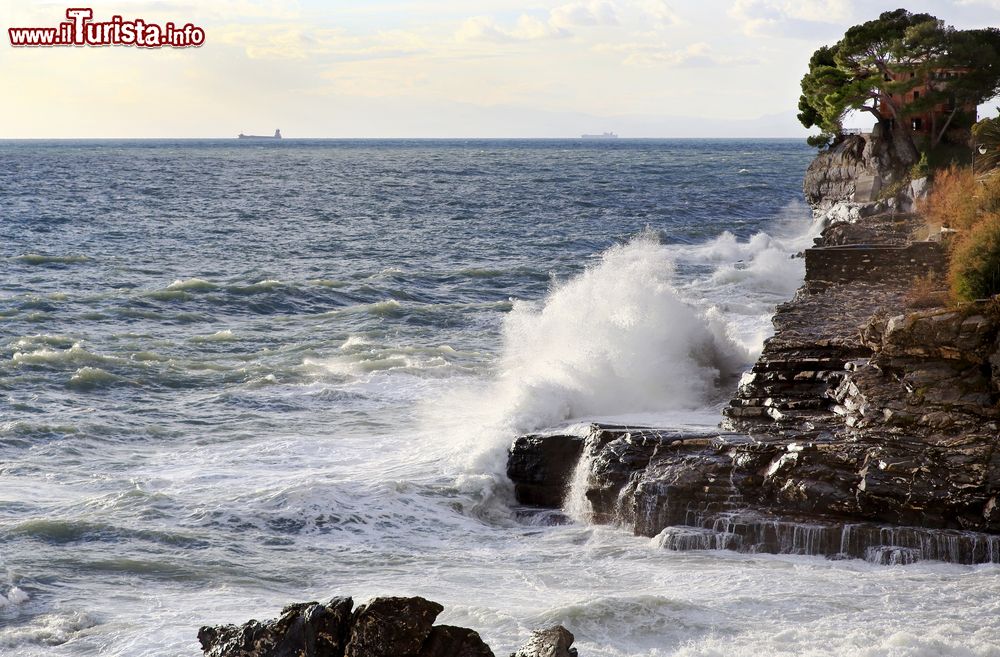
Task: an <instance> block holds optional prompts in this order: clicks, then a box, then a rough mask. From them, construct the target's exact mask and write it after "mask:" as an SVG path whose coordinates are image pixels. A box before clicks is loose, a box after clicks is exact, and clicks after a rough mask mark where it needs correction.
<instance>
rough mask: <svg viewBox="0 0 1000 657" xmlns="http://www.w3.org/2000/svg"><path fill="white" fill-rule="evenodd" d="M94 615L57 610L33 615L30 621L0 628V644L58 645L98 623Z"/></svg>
mask: <svg viewBox="0 0 1000 657" xmlns="http://www.w3.org/2000/svg"><path fill="white" fill-rule="evenodd" d="M98 622H99V621H98V619H97V617H96V616H94V615H93V614H90V613H85V612H67V611H57V612H52V613H49V614H43V615H40V616H35V617H34V618H32V619H31V620H30V622H28V623H25V624H18V625H14V626H11V627H6V628H0V646H3V647H6V648H18V647H23V646H25V645H31V644H37V645H44V646H58V645H61V644H63V643H66V642H67V641H69V640H70V639H72V638H73V637H74V636H75V635H77V634H78V633H80V632H82V631H83V630H86V629H88V628H91V627H94V626H95V625H97V624H98Z"/></svg>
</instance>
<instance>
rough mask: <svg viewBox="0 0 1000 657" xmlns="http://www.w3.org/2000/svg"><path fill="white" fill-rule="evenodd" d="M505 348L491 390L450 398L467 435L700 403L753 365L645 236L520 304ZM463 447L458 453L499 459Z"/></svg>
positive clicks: (669, 256)
mask: <svg viewBox="0 0 1000 657" xmlns="http://www.w3.org/2000/svg"><path fill="white" fill-rule="evenodd" d="M503 340H504V349H503V354H502V356H501V357H500V359H499V362H498V363H497V366H496V369H497V378H496V381H495V383H493V384H492V385H489V386H487V387H486V388H485V389H484V390H482V391H472V392H471V394H470V392H469V391H461V392H459V393H457V395H456V398H452V399H448V400H447V401H446V406H447V407H449V408H450V409H454V408H458V409H463V411H464V412H465V413H469V414H471V415H472V417H469V416H466V415H465V414H464V413H462V412H460V413H459V415H463V417H462V422H461V423H462V424H463V425H464V426H465V429H464V431H465V432H466V433H467V434H468V433H470V432H469V431H468V427H469V426H473V427H476V426H479V427H483V426H485V427H489V429H488V431H489V432H490V433H493V435H494V436H497V437H495V438H493V441H501V442H502V443H506V441H507V440H509V437H510V436H511V435H513V434H514V433H518V432H524V431H531V430H535V429H538V428H542V427H546V426H551V425H553V424H556V423H560V422H565V421H567V420H570V419H572V418H578V417H583V416H595V415H603V414H620V413H629V412H643V411H664V410H671V409H673V410H684V409H693V408H698V407H701V406H704V405H706V404H708V403H712V402H713V400H715V399H717V398H718V389H719V384H720V382H722V381H728V380H730V379H732V378H734V377H735V376H736V375H737V374H738V373H739V372H741V371H742V369H743V367H744V366H745V365H746V363H747V361H748V359H749V354H748V353H747V351H746V350H745V349H743V348H742V347H741V346H740V345H738V344H737V343H735V342H734V341H733V340H732V339H731V338H730V337H729V336H728V335H727V332H726V327H725V325H724V324H723V323H722V322H721V321H720V320H719V318H718V317H717V316H713V315H711V314H709V313H706V312H705V311H704V310H703V309H699V308H697V307H696V306H694V305H693V304H691V303H689V302H687V301H685V300H684V299H683V298H682V296H681V294H680V293H679V291H678V289H677V287H676V284H675V280H674V258H673V251H672V249H671V248H669V247H666V246H664V245H662V244H660V243H659V242H658V241H657V240H656V239H655V238H654V237H652V236H648V235H643V236H640V237H639V238H636V239H634V240H632V241H630V242H629V243H627V244H624V245H621V246H616V247H613V248H611V249H609V250H608V251H606V252H605V253H604V254H603V255H602V257H601V260H600V261H599V262H598V263H597V264H595V265H593V266H591V267H590V268H588V269H587V270H586V271H585V272H584V273H583V274H581V275H579V276H578V277H576V278H574V279H570V280H569V281H566V282H565V283H562V284H559V285H557V286H556V287H555V288H554V289H553V290H552V292H551V293H550V294H549V295H548V296H547V297H546V298H545V299H544V300H543V301H542V302H540V303H532V302H526V301H516V302H515V303H514V307H513V310H512V311H511V312H510V313H509V314H508V315H507V316H506V317H505V318H504V324H503ZM444 412H445V413H448V414H450V415H454V411H453V410H447V411H444ZM433 415H434V416H435V417H437V416H438V414H436V413H435V414H433ZM438 420H441V421H446V420H445V419H444V418H440V417H438ZM468 439H469V440H472V441H473V443H474V444H472V445H468V444H467V445H465V447H464V449H463V451H469V450H471V451H472V452H479V453H480V454H482V453H485V452H493V453H494V454H495V453H496V451H497V450H496V446H497V445H496V443H495V442H494V443H493V444H492V445H488V443H489V442H491V441H489V440H484V439H483V437H482V436H477V437H474V438H473V437H471V436H469V438H468ZM494 467H499V464H498V463H495V464H494Z"/></svg>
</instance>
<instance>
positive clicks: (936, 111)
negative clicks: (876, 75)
mask: <svg viewBox="0 0 1000 657" xmlns="http://www.w3.org/2000/svg"><path fill="white" fill-rule="evenodd" d="M965 72H966V69H961V68H951V69H939V70H936V71H932V72H931V73H930V74H929V75H928V76H927V79H925V80H923V81H922V82H921V83H918V84H916V85H915V86H913V87H912V88H911V89H909V90H908V91H906V92H904V93H902V94H890V95H889V96H888V97H889V98H891V99H892V100H893V101H894V102H895V104H896V106H897V107H899V108H900V109H901V111H902V112H901V113H902V114H903V115H904V116H905V119H904V120H906V121H907V122H909V125H910V128H911V129H912V130H913V132H915V133H917V135H921V136H924V137H927V138H930V139H932V140H934V138H935V137H936V136H938V133H939V132H941V131H942V130H945V129H946V130H947V131H948V132H950V131H951V130H952V129H954V130H958V131H963V132H964V135H963V136H967V135H968V133H969V129H970V128H971V126H972V124H973V123H975V122H976V104H975V103H966V104H964V105H963V106H960V107H956V100H955V96H954V95H951V97H950V98H948V97H946V98H945V99H943V102H939V103H937V104H935V105H934V106H933V107H930V108H922V109H921V110H919V111H917V112H912V113H911V112H910V111H907V109H906V108H907V106H909V105H912V104H913V103H914V102H916V101H919V100H920V99H921V98H925V97H927V96H928V95H929V94H931V93H933V92H940V91H946V90H947V88H948V84H949V82H950V81H951V80H954V79H956V78H959V77H961V76H962V75H965ZM918 75H921V73H918V72H917V71H902V72H899V73H893V74H892V79H893V80H894V81H896V82H906V81H908V80H913V79H915V78H916V77H917V76H918ZM886 79H888V78H886ZM956 109H957V111H956ZM878 110H879V116H881V117H882V120H884V121H887V122H889V123H892V122H894V121H895V117H894V116H893V113H892V109H891V108H890V107H889V103H888V102H886V95H885V94H882V96H881V97H880V98H879V102H878ZM963 140H964V139H963ZM953 141H954V140H953Z"/></svg>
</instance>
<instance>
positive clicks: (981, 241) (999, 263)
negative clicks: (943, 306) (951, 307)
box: [948, 212, 1000, 301]
mask: <svg viewBox="0 0 1000 657" xmlns="http://www.w3.org/2000/svg"><path fill="white" fill-rule="evenodd" d="M948 283H949V287H950V288H951V294H952V297H953V298H954V299H955V300H957V301H972V300H974V299H985V298H988V297H992V296H994V295H996V294H998V293H1000V213H997V212H991V213H989V214H987V215H986V216H984V217H983V218H982V220H981V221H980V222H979V223H978V224H976V225H975V226H973V227H972V228H971V229H969V230H968V231H965V232H964V233H963V234H962V235H961V236H960V237H959V238H958V240H957V241H956V242H955V245H954V248H953V249H952V252H951V263H950V265H949V267H948Z"/></svg>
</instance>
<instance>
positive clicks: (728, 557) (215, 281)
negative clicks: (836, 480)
mask: <svg viewBox="0 0 1000 657" xmlns="http://www.w3.org/2000/svg"><path fill="white" fill-rule="evenodd" d="M810 157H811V152H810V151H809V150H808V149H807V148H806V147H804V146H803V145H801V144H798V143H794V142H784V141H627V140H620V141H618V142H614V143H607V144H605V143H599V144H593V143H581V142H571V141H553V142H517V141H469V142H426V141H418V142H363V141H362V142H308V141H293V140H285V141H283V142H281V143H279V144H264V145H261V144H255V145H251V144H238V143H235V142H89V143H88V142H17V143H14V142H0V163H2V165H0V263H2V267H3V272H4V275H3V276H2V277H0V392H2V396H0V565H2V567H3V569H2V570H0V594H3V595H4V598H3V599H2V600H0V653H2V654H12V655H120V656H129V657H131V656H135V655H194V654H197V653H198V647H197V642H196V640H195V638H194V637H195V633H196V631H197V627H198V626H199V625H201V624H203V623H208V622H212V623H215V622H229V621H241V620H245V619H247V618H249V617H251V616H259V617H264V616H269V615H273V614H274V613H275V612H276V611H277V610H278V609H279V608H280V607H281V606H282V605H283V604H284V603H287V602H290V601H294V600H304V599H322V598H326V597H330V596H332V595H336V594H351V595H354V596H355V597H358V598H364V597H365V596H368V595H373V594H388V593H393V594H419V595H424V596H427V597H429V598H432V599H434V600H437V601H439V602H441V603H443V604H445V606H446V612H445V614H444V615H443V616H442V620H443V621H446V622H451V623H455V624H460V625H467V626H470V627H473V628H476V629H478V630H480V631H481V633H482V634H483V635H484V637H485V638H486V639H487V641H488V642H490V644H491V645H492V646H493V647H494V649H495V651H496V653H497V654H498V655H500V654H504V653H505V651H507V650H508V649H509V648H513V647H515V646H516V645H517V644H518V643H520V641H521V640H522V639H523V638H524V636H525V635H526V632H527V631H528V629H530V628H531V627H535V626H538V625H540V624H544V623H549V622H562V623H564V624H566V625H567V626H568V627H570V628H571V629H572V630H573V631H574V632H575V633H576V635H577V637H578V645H579V647H580V648H581V654H583V655H587V656H599V655H603V656H619V655H622V656H624V655H650V656H653V655H657V656H661V655H662V656H665V655H683V656H694V655H699V656H709V655H713V656H714V655H720V656H721V655H754V656H757V655H760V654H772V655H831V654H836V655H853V656H859V657H860V656H866V657H869V656H876V655H899V656H917V655H920V656H924V655H975V656H980V657H981V656H990V655H991V656H997V655H1000V648H998V647H997V644H998V643H1000V613H998V612H1000V571H998V570H997V568H995V567H988V566H983V567H961V566H953V565H945V564H918V565H916V566H908V567H888V568H886V567H875V566H871V565H869V564H867V563H864V562H859V561H847V562H830V561H826V560H823V559H817V558H810V557H770V556H749V555H736V554H729V553H722V552H719V553H716V552H703V553H674V552H668V551H665V550H661V549H658V548H656V547H655V546H654V545H653V544H652V543H651V542H650V541H648V540H646V539H642V538H636V537H632V536H630V535H627V534H626V533H624V532H621V531H619V530H616V529H612V528H591V527H587V526H583V525H566V526H558V527H548V526H540V525H538V524H537V523H533V522H532V521H530V520H525V519H523V518H520V517H519V516H518V515H516V514H515V513H514V512H512V510H511V509H510V508H509V506H508V505H509V504H510V497H509V490H508V489H507V486H506V484H505V481H504V478H503V476H502V475H501V474H500V473H501V472H502V467H503V461H504V450H505V448H506V446H507V444H508V443H509V441H510V439H511V438H512V436H513V435H514V433H515V432H517V431H525V430H533V429H539V428H544V427H547V426H555V425H559V424H564V423H566V422H568V421H575V420H578V419H581V418H593V417H609V416H616V417H619V418H620V417H623V416H624V417H627V418H631V419H640V420H655V421H656V422H658V423H661V424H666V425H676V426H680V425H692V424H693V425H702V426H703V425H712V424H714V423H715V422H716V421H717V419H718V414H717V411H718V407H719V405H720V403H721V402H722V400H724V399H725V397H726V395H727V394H728V392H729V386H730V385H731V379H732V377H733V376H734V375H736V374H738V372H739V371H741V370H742V369H743V368H744V367H746V366H747V364H748V363H749V362H751V361H752V359H753V357H754V354H755V352H756V351H757V350H759V348H760V343H761V341H762V340H763V338H764V337H766V335H767V334H768V332H769V330H770V324H769V317H770V312H771V310H772V309H773V306H774V304H776V303H777V302H779V301H781V300H783V299H785V298H788V297H789V296H791V294H792V293H793V291H794V290H795V288H796V287H797V286H798V284H799V282H800V281H801V276H802V271H801V264H800V261H797V260H792V259H790V258H789V257H788V256H789V254H790V253H794V252H795V251H797V250H799V249H801V248H803V247H804V246H806V245H808V243H809V240H810V230H811V228H810V226H809V223H810V220H809V213H808V211H807V209H806V208H805V206H804V205H803V203H802V201H801V193H800V191H799V189H800V184H801V178H802V174H803V171H804V169H805V166H806V164H807V163H808V161H809V159H810Z"/></svg>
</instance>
